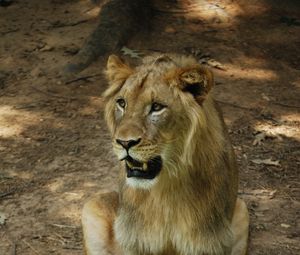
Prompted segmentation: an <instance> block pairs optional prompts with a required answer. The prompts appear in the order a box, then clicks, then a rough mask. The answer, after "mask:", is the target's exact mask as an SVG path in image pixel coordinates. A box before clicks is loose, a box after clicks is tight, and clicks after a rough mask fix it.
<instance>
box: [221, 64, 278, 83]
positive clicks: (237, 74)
mask: <svg viewBox="0 0 300 255" xmlns="http://www.w3.org/2000/svg"><path fill="white" fill-rule="evenodd" d="M226 68H227V72H222V75H224V76H228V77H229V78H231V79H236V78H242V79H248V80H276V79H277V78H278V76H277V74H276V73H275V72H274V71H272V70H269V69H264V68H247V67H241V66H238V65H232V64H226Z"/></svg>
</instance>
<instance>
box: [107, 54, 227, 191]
mask: <svg viewBox="0 0 300 255" xmlns="http://www.w3.org/2000/svg"><path fill="white" fill-rule="evenodd" d="M106 75H107V78H108V81H109V87H108V89H107V90H106V91H105V92H104V97H105V99H106V100H107V104H106V108H105V118H106V121H107V124H108V127H109V129H110V131H111V134H112V143H113V149H114V151H115V153H116V155H117V157H118V159H119V160H120V161H123V162H124V163H125V164H124V165H125V169H126V175H127V178H126V181H127V184H128V185H130V186H134V187H142V188H148V187H150V186H152V185H153V184H155V183H156V182H157V181H158V180H159V179H161V178H163V177H162V176H165V177H167V176H169V177H170V176H176V175H178V171H188V166H191V167H195V158H197V157H198V158H199V157H203V160H204V161H205V160H208V161H209V160H210V161H214V158H210V157H211V156H210V155H208V154H207V153H206V154H205V155H201V149H199V146H200V147H201V146H203V147H206V146H208V147H209V148H211V149H207V148H206V150H205V151H208V152H209V151H211V150H216V151H211V152H212V154H214V155H215V154H217V151H218V147H219V146H218V145H217V143H219V142H220V139H214V138H211V137H210V136H213V135H214V134H218V133H220V132H214V130H215V129H220V128H221V125H222V124H221V123H220V121H219V120H218V117H217V113H216V110H215V108H214V106H213V105H214V102H213V100H212V98H211V96H210V90H211V88H212V86H213V76H212V73H211V72H210V71H209V70H208V69H207V68H205V67H203V66H201V65H200V64H198V63H197V61H196V60H195V59H194V58H191V57H185V56H177V55H160V56H152V57H147V58H145V59H144V60H143V64H142V65H141V66H139V67H136V68H134V69H133V68H131V67H129V66H127V65H126V64H124V63H123V62H122V61H121V60H120V59H119V58H118V57H116V56H114V55H112V56H110V57H109V59H108V63H107V70H106ZM221 140H222V139H221ZM216 141H217V142H216ZM201 143H202V144H201ZM183 168H185V169H183Z"/></svg>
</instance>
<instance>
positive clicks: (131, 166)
mask: <svg viewBox="0 0 300 255" xmlns="http://www.w3.org/2000/svg"><path fill="white" fill-rule="evenodd" d="M126 163H127V165H128V166H129V168H133V167H134V166H133V164H132V163H131V162H129V161H126Z"/></svg>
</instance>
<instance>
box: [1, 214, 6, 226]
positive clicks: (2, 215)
mask: <svg viewBox="0 0 300 255" xmlns="http://www.w3.org/2000/svg"><path fill="white" fill-rule="evenodd" d="M6 220H7V218H6V215H5V214H4V213H3V212H0V225H4V224H5V221H6Z"/></svg>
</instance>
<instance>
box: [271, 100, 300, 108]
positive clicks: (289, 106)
mask: <svg viewBox="0 0 300 255" xmlns="http://www.w3.org/2000/svg"><path fill="white" fill-rule="evenodd" d="M271 103H272V104H276V105H280V106H283V107H288V108H300V106H298V105H289V104H283V103H279V102H274V101H271Z"/></svg>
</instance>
